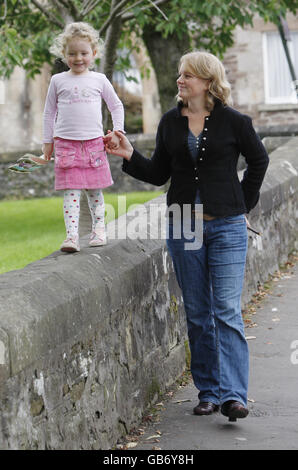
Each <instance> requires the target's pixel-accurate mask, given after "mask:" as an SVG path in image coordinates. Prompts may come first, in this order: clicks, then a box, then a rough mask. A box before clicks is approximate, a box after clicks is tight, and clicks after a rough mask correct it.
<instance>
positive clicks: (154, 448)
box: [152, 447, 161, 450]
mask: <svg viewBox="0 0 298 470" xmlns="http://www.w3.org/2000/svg"><path fill="white" fill-rule="evenodd" d="M152 450H161V447H152Z"/></svg>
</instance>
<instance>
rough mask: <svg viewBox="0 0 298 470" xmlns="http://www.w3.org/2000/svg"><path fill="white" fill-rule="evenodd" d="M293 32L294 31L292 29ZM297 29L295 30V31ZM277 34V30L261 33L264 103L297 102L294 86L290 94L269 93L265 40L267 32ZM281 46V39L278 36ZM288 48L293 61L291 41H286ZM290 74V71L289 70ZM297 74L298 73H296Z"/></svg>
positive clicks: (266, 42) (266, 45)
mask: <svg viewBox="0 0 298 470" xmlns="http://www.w3.org/2000/svg"><path fill="white" fill-rule="evenodd" d="M293 32H294V31H293ZM296 32H297V31H295V33H296ZM275 33H276V34H277V35H278V36H279V32H278V31H269V32H264V33H263V59H264V60H263V64H264V92H265V103H266V104H286V103H298V99H297V94H296V92H295V90H294V87H293V89H292V92H291V94H289V95H288V96H275V97H273V96H270V95H269V65H268V41H267V35H268V34H275ZM280 42H281V46H282V47H283V45H282V41H281V38H280ZM288 48H289V53H290V56H291V59H292V61H293V63H294V46H293V43H292V42H291V41H289V42H288ZM289 74H290V71H289ZM297 75H298V73H297Z"/></svg>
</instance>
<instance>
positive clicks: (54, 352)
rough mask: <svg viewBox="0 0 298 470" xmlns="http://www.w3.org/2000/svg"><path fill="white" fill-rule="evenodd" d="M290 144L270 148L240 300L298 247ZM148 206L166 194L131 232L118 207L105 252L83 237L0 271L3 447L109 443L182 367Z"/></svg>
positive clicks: (297, 144) (174, 298)
mask: <svg viewBox="0 0 298 470" xmlns="http://www.w3.org/2000/svg"><path fill="white" fill-rule="evenodd" d="M297 149H298V138H293V139H290V140H288V141H287V142H283V144H282V146H281V147H278V148H276V149H275V150H273V152H272V153H271V154H270V157H271V161H270V166H269V169H268V172H267V174H266V177H265V181H264V184H263V187H262V192H261V197H260V202H259V204H258V206H257V207H256V208H255V209H254V210H253V211H252V212H251V213H250V215H249V220H250V222H251V224H252V225H253V226H254V227H256V228H257V229H259V230H260V231H261V232H262V237H261V238H260V237H256V236H255V235H249V250H248V257H247V268H246V279H245V286H244V292H243V299H242V304H243V306H244V305H245V303H246V302H247V301H248V300H249V299H250V297H251V295H252V294H253V293H254V292H255V291H256V289H257V286H258V283H259V282H262V281H264V280H266V279H267V278H268V275H269V273H273V272H274V271H275V270H276V269H278V267H279V264H280V263H282V262H283V261H285V260H286V258H287V255H288V253H289V252H291V251H292V250H293V249H294V248H295V247H296V248H297V194H298V191H297V190H298V163H297V162H298V159H297V151H298V150H297ZM240 173H241V171H240ZM240 177H241V175H240ZM152 204H155V205H156V206H157V207H158V208H161V209H162V210H163V211H164V208H165V196H160V197H159V198H157V199H155V200H153V201H151V202H150V203H147V204H146V205H145V210H144V211H143V213H142V216H141V218H140V216H137V217H138V224H139V237H137V238H136V239H123V238H125V229H126V227H128V226H129V224H130V223H131V222H132V221H133V220H134V217H136V216H135V215H134V214H131V215H128V214H127V215H125V216H122V217H121V218H120V219H119V220H118V221H116V222H113V223H110V224H109V226H108V231H109V236H110V241H109V244H108V245H107V246H106V247H100V248H89V247H88V243H87V239H86V238H84V240H83V243H82V250H81V252H80V253H76V254H73V255H68V254H63V253H61V252H55V253H53V254H52V255H51V256H49V257H47V258H45V259H42V260H40V261H37V262H35V263H32V264H30V265H28V266H27V267H26V268H25V269H23V270H19V271H12V272H9V273H6V274H2V275H1V276H0V280H1V282H0V425H1V429H0V448H2V449H110V448H112V447H113V446H115V444H116V442H117V439H118V438H119V437H120V436H122V435H124V434H125V433H126V432H128V431H129V430H130V429H131V428H132V427H134V426H136V425H137V424H138V423H139V421H140V419H141V416H142V413H143V412H144V410H145V409H146V407H147V406H148V405H149V404H150V403H153V402H154V401H155V400H157V399H158V393H159V392H160V391H163V390H165V388H166V387H167V386H168V385H170V384H172V383H173V382H174V381H175V379H176V378H177V377H178V376H179V375H180V374H181V372H182V371H183V369H184V366H185V341H186V326H185V318H184V312H183V306H182V299H181V292H180V290H179V288H178V286H177V283H176V280H175V276H174V274H173V267H172V263H171V261H170V258H169V255H168V252H167V251H166V248H165V241H164V239H163V238H162V237H161V236H159V237H157V238H156V239H150V238H149V237H148V236H147V239H146V234H148V230H149V228H150V230H151V232H150V233H152V230H153V229H154V228H155V229H157V226H158V222H157V221H156V220H151V219H150V223H151V226H149V225H148V220H149V219H148V212H149V211H150V207H151V206H152ZM152 224H153V225H152ZM155 225H156V227H155ZM113 233H117V234H118V237H112V234H113ZM121 238H122V239H121Z"/></svg>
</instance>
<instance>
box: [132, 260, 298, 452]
mask: <svg viewBox="0 0 298 470" xmlns="http://www.w3.org/2000/svg"><path fill="white" fill-rule="evenodd" d="M272 285H273V288H272V289H271V293H270V294H269V295H268V296H266V297H265V298H264V299H263V300H262V301H261V302H260V305H259V307H260V308H257V309H256V313H255V314H254V315H253V316H252V319H253V323H255V324H256V326H254V327H251V328H246V329H245V332H246V336H247V337H255V338H251V339H249V340H248V344H249V349H250V385H249V392H248V397H249V400H250V401H249V403H248V407H249V410H250V412H249V415H248V417H247V418H245V419H240V420H237V422H236V423H229V421H228V419H227V418H225V417H224V416H222V415H221V414H220V413H215V414H213V415H211V416H195V415H193V413H192V409H193V407H194V406H195V405H196V404H197V403H198V399H197V391H196V389H195V388H194V386H193V384H192V383H191V384H188V385H186V386H183V387H181V388H180V389H179V390H178V391H177V392H175V393H174V395H173V396H172V397H171V399H170V400H168V401H166V402H164V406H163V408H162V410H161V411H160V412H159V413H158V415H159V421H158V422H155V423H152V424H150V425H149V426H147V427H146V428H145V433H144V434H143V435H142V436H141V437H138V445H137V446H136V447H134V450H142V449H146V450H153V449H156V450H158V449H161V450H190V449H192V450H211V449H232V450H233V449H234V450H242V449H243V450H244V449H263V450H281V449H291V450H293V449H296V450H297V449H298V264H297V263H296V265H295V267H292V268H291V269H290V270H289V271H288V272H287V273H286V274H282V275H281V277H278V278H276V279H275V280H274V281H273V282H272ZM177 402H179V403H177ZM152 436H155V437H152ZM148 438H150V439H148ZM133 445H135V444H133Z"/></svg>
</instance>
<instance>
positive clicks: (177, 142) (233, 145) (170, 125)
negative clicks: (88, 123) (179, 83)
mask: <svg viewBox="0 0 298 470" xmlns="http://www.w3.org/2000/svg"><path fill="white" fill-rule="evenodd" d="M181 107H182V105H181V104H179V105H178V106H177V107H176V108H173V109H171V110H170V111H168V112H167V113H165V114H164V115H163V117H162V118H161V120H160V123H159V126H158V130H157V134H156V148H155V151H154V153H153V155H152V157H151V159H148V158H145V157H144V156H142V155H141V154H140V153H139V152H138V151H137V150H136V149H134V151H133V154H132V156H131V159H130V160H129V161H127V160H124V161H123V166H122V169H123V171H125V172H126V173H128V174H129V175H131V176H133V177H135V178H137V179H139V180H141V181H144V182H147V183H151V184H154V185H157V186H161V185H163V184H165V183H166V182H167V181H168V180H169V178H171V184H170V188H169V190H168V193H167V205H168V206H170V205H171V204H174V203H175V204H179V206H181V207H183V204H191V205H192V207H194V203H195V196H196V192H197V190H199V192H200V198H201V201H202V204H203V207H204V212H205V213H207V214H210V215H213V216H228V215H237V214H242V213H244V212H246V213H248V212H249V211H250V210H251V209H252V208H253V207H255V205H256V204H257V202H258V199H259V195H260V193H259V191H260V188H261V185H262V182H263V179H264V176H265V172H266V169H267V166H268V163H269V158H268V155H267V152H266V150H265V147H264V146H263V144H262V142H261V140H260V138H259V136H258V135H257V134H256V132H255V130H254V128H253V126H252V120H251V118H250V117H249V116H246V115H245V114H241V113H240V112H238V111H236V110H235V109H233V108H231V107H229V106H225V105H223V104H222V103H221V101H219V100H216V102H215V106H214V108H213V110H212V112H211V114H210V116H208V117H206V118H205V122H204V127H203V131H202V144H201V146H200V148H199V152H198V157H197V161H196V162H194V161H193V158H192V156H191V155H190V152H189V148H188V131H189V128H188V118H187V117H186V116H183V115H182V114H181ZM240 154H242V155H243V156H244V157H245V160H246V164H247V168H246V170H245V172H244V174H243V179H242V181H241V182H240V181H239V178H238V173H237V162H238V159H239V155H240Z"/></svg>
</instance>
